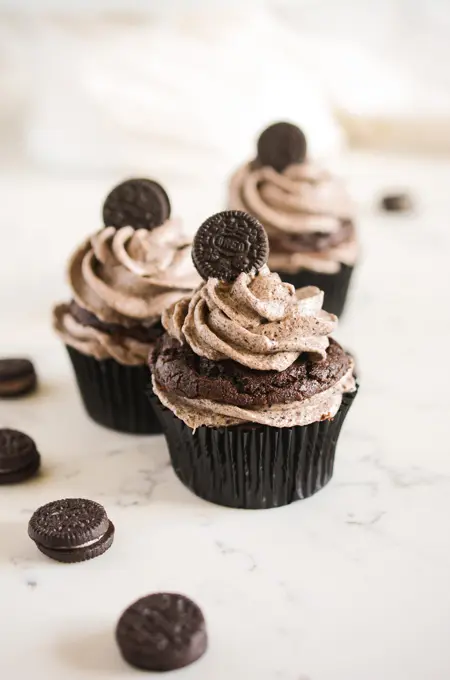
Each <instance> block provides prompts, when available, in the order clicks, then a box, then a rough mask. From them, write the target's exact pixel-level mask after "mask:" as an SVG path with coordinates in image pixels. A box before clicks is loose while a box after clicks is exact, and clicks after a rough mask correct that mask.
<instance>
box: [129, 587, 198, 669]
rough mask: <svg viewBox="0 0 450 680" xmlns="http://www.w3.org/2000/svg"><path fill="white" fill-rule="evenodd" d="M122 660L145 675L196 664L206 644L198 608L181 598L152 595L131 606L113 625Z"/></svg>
mask: <svg viewBox="0 0 450 680" xmlns="http://www.w3.org/2000/svg"><path fill="white" fill-rule="evenodd" d="M116 640H117V644H118V645H119V648H120V651H121V653H122V656H123V658H124V659H125V661H127V662H128V663H129V664H131V665H132V666H135V667H136V668H141V669H143V670H148V671H172V670H175V669H177V668H183V667H184V666H188V665H189V664H191V663H193V662H194V661H197V659H199V658H200V657H201V656H203V654H204V653H205V651H206V648H207V644H208V640H207V634H206V626H205V619H204V617H203V614H202V612H201V610H200V608H199V607H198V606H197V605H196V604H195V602H192V600H190V599H189V598H187V597H185V596H184V595H178V594H175V593H155V594H153V595H148V596H147V597H143V598H141V599H140V600H138V601H137V602H135V603H134V604H132V605H131V606H130V607H128V609H126V611H125V612H124V613H123V614H122V616H121V617H120V619H119V623H118V624H117V629H116Z"/></svg>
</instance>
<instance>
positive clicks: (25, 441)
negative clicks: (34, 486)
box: [0, 428, 41, 484]
mask: <svg viewBox="0 0 450 680" xmlns="http://www.w3.org/2000/svg"><path fill="white" fill-rule="evenodd" d="M40 464H41V457H40V455H39V453H38V450H37V448H36V444H35V443H34V441H33V440H32V439H31V437H29V436H28V435H27V434H24V433H23V432H19V431H18V430H10V429H7V428H4V429H0V484H16V483H18V482H24V481H25V480H26V479H29V478H30V477H33V476H34V475H35V474H36V472H37V471H38V470H39V467H40Z"/></svg>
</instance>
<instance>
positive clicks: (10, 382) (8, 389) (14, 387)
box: [0, 358, 37, 397]
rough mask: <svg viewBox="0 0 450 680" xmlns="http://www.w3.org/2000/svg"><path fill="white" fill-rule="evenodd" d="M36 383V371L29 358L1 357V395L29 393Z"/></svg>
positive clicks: (12, 395) (9, 395)
mask: <svg viewBox="0 0 450 680" xmlns="http://www.w3.org/2000/svg"><path fill="white" fill-rule="evenodd" d="M36 384H37V378H36V371H35V370H34V366H33V364H32V363H31V361H30V360H29V359H21V358H20V359H19V358H17V359H15V358H14V359H0V397H18V396H22V395H25V394H29V393H30V392H32V391H33V390H34V389H35V388H36Z"/></svg>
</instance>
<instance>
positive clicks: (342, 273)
mask: <svg viewBox="0 0 450 680" xmlns="http://www.w3.org/2000/svg"><path fill="white" fill-rule="evenodd" d="M352 273H353V267H349V266H347V265H346V264H342V265H341V268H340V270H339V271H338V272H336V273H335V274H323V273H321V272H313V271H311V270H310V269H301V270H300V271H299V272H297V273H295V274H288V273H287V272H283V271H278V274H279V275H280V277H281V280H282V281H284V282H285V283H291V284H292V285H293V286H295V288H303V286H317V288H320V290H323V292H324V303H323V308H324V309H325V310H326V311H327V312H331V313H332V314H336V316H341V314H342V312H343V311H344V307H345V301H346V299H347V294H348V290H349V287H350V279H351V277H352Z"/></svg>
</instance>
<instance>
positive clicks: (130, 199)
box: [103, 179, 170, 230]
mask: <svg viewBox="0 0 450 680" xmlns="http://www.w3.org/2000/svg"><path fill="white" fill-rule="evenodd" d="M169 217H170V201H169V197H168V196H167V194H166V192H165V191H164V189H163V188H162V186H161V185H160V184H158V183H157V182H154V181H153V180H151V179H129V180H127V181H126V182H122V184H119V185H118V186H116V187H115V188H114V189H113V190H112V191H111V192H110V193H109V194H108V196H107V197H106V200H105V203H104V205H103V222H104V225H105V227H116V229H120V228H121V227H133V228H134V229H149V230H151V229H155V227H159V226H160V225H161V224H163V223H164V222H165V221H166V220H167V219H168V218H169Z"/></svg>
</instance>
